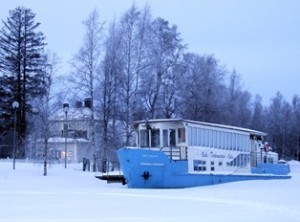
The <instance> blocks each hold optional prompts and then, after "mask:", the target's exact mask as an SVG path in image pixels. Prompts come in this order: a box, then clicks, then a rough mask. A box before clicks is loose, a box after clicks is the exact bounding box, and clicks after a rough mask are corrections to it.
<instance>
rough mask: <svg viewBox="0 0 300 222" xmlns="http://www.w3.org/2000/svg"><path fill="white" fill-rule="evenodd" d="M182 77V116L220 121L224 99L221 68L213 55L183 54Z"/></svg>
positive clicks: (222, 71) (199, 119)
mask: <svg viewBox="0 0 300 222" xmlns="http://www.w3.org/2000/svg"><path fill="white" fill-rule="evenodd" d="M182 64H183V71H182V73H183V76H182V80H181V86H180V88H181V98H182V101H181V103H182V104H185V105H184V107H183V108H182V115H183V117H184V118H188V119H193V120H198V121H209V122H219V121H220V113H221V109H222V102H223V101H222V100H223V98H224V92H225V91H224V88H225V86H224V75H225V74H224V73H225V72H224V70H223V69H222V68H221V67H219V65H218V63H217V60H216V59H215V58H214V57H213V56H200V55H197V54H193V53H188V54H185V56H184V59H183V62H182Z"/></svg>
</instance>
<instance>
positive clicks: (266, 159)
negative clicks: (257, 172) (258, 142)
mask: <svg viewBox="0 0 300 222" xmlns="http://www.w3.org/2000/svg"><path fill="white" fill-rule="evenodd" d="M250 158H251V166H252V167H256V166H257V164H260V163H271V164H272V163H274V159H273V157H272V156H271V155H269V154H268V153H267V152H251V154H250Z"/></svg>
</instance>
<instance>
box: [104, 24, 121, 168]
mask: <svg viewBox="0 0 300 222" xmlns="http://www.w3.org/2000/svg"><path fill="white" fill-rule="evenodd" d="M120 46H121V35H120V33H119V32H118V30H117V28H116V25H115V23H112V24H111V26H110V29H109V33H108V38H107V39H106V41H105V45H104V51H105V55H104V59H103V62H102V65H101V80H100V84H99V93H100V94H99V96H100V98H101V99H100V115H101V122H102V127H101V128H102V135H101V152H100V166H99V167H100V170H101V171H102V172H106V171H107V161H108V159H110V157H111V156H112V153H113V150H112V149H113V148H114V147H113V146H112V144H113V141H114V140H117V138H118V136H117V134H116V133H114V137H112V131H113V130H114V129H115V127H114V126H115V125H114V123H115V119H116V118H117V116H118V114H117V112H118V111H117V109H118V108H120V107H119V106H118V103H120V101H119V100H118V98H119V97H120V96H119V91H118V89H119V88H120V76H121V73H122V70H123V69H122V67H123V66H122V58H121V55H120V54H119V53H118V49H119V48H120Z"/></svg>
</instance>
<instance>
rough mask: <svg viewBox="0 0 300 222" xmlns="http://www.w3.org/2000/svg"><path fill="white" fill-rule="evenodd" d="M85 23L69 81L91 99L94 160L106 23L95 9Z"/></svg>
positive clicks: (89, 150)
mask: <svg viewBox="0 0 300 222" xmlns="http://www.w3.org/2000/svg"><path fill="white" fill-rule="evenodd" d="M83 24H84V26H85V29H86V32H85V36H84V41H83V44H82V46H81V48H80V50H79V52H78V53H77V55H75V56H74V58H73V59H72V62H71V64H72V67H73V73H72V76H71V77H70V80H69V83H71V88H70V89H71V91H72V92H73V94H74V95H75V96H77V97H79V98H82V97H85V98H88V99H89V100H90V104H89V106H90V107H89V108H90V110H91V115H90V121H89V129H90V130H89V132H90V135H89V138H90V147H89V149H88V152H87V158H91V156H94V158H93V160H95V159H96V153H97V152H99V150H98V151H97V149H99V145H98V146H97V145H96V144H95V133H96V132H95V85H96V84H97V83H95V81H97V80H98V79H97V74H98V70H99V66H100V61H101V47H102V44H103V43H102V41H103V37H104V30H103V26H104V23H102V22H100V18H99V14H98V12H97V10H96V9H94V10H93V11H92V12H91V13H90V15H89V17H88V19H87V20H85V21H84V22H83ZM74 89H76V90H74ZM81 100H82V99H81ZM97 147H98V148H97ZM93 170H94V171H95V170H96V161H94V162H93Z"/></svg>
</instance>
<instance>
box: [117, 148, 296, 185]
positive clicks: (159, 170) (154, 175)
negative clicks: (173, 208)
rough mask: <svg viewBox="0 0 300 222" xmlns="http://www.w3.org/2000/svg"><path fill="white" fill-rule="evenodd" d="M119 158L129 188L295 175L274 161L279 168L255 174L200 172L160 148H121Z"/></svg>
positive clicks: (257, 171)
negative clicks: (157, 149) (189, 167)
mask: <svg viewBox="0 0 300 222" xmlns="http://www.w3.org/2000/svg"><path fill="white" fill-rule="evenodd" d="M118 158H119V161H120V165H121V169H122V171H123V174H124V177H125V179H126V182H127V186H128V187H129V188H186V187H195V186H204V185H212V184H220V183H227V182H235V181H243V180H267V179H289V178H291V176H289V175H285V174H287V173H289V167H288V165H283V164H272V165H273V166H272V167H273V168H274V169H275V171H274V169H273V168H272V167H271V168H270V167H268V166H263V165H261V166H258V167H257V168H255V169H253V170H252V171H253V173H254V174H218V173H213V174H209V173H202V174H200V173H188V162H187V161H186V160H180V161H173V160H170V158H169V157H168V156H167V155H166V154H164V153H163V152H160V151H153V150H148V149H127V148H121V149H119V150H118ZM274 166H275V167H274ZM273 171H274V172H275V173H272V172H273ZM276 172H277V173H276ZM264 173H265V174H264ZM266 173H267V174H266ZM270 173H272V174H270Z"/></svg>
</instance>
